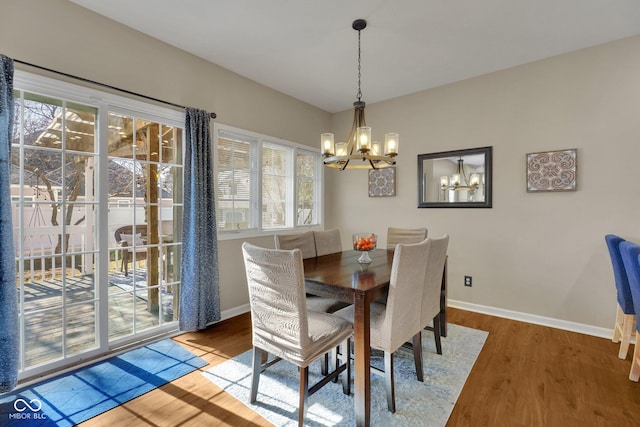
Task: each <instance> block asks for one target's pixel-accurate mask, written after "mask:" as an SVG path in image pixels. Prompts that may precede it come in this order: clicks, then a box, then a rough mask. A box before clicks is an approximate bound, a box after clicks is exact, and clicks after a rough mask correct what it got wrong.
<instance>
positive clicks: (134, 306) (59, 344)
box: [22, 270, 173, 367]
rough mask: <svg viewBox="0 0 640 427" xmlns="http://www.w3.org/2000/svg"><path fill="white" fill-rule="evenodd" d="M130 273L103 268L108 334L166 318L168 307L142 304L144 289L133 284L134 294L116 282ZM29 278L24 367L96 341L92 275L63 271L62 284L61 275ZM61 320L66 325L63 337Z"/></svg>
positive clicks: (83, 348) (155, 323)
mask: <svg viewBox="0 0 640 427" xmlns="http://www.w3.org/2000/svg"><path fill="white" fill-rule="evenodd" d="M131 276H132V275H131V273H130V276H129V278H124V275H123V273H121V272H120V271H117V270H114V271H110V272H109V314H108V319H109V339H110V340H112V339H117V338H121V337H126V336H127V335H130V334H133V333H134V332H140V331H142V330H145V329H149V328H151V327H154V326H158V325H159V324H160V322H161V321H162V322H164V323H166V322H170V321H172V317H173V315H172V312H167V310H166V309H164V310H162V311H161V312H160V313H152V312H150V311H149V310H148V308H147V301H146V300H145V298H146V291H142V292H141V291H140V288H137V289H136V295H134V293H133V291H132V290H133V287H132V286H128V287H127V286H126V285H121V286H118V285H116V283H120V284H123V283H128V282H131V281H132V280H131V279H132V277H131ZM145 277H146V275H145V273H144V270H140V271H139V272H138V275H137V276H136V280H144V279H145ZM34 279H35V280H34V281H31V282H28V283H25V285H24V292H23V296H22V297H23V298H24V309H25V313H26V315H25V323H24V336H25V343H24V349H25V350H24V351H25V353H24V357H25V367H31V366H35V365H39V364H42V363H47V362H51V361H53V360H57V359H60V358H62V357H63V355H70V354H75V353H79V352H82V351H86V350H88V349H91V348H94V347H96V346H97V342H96V328H97V319H96V315H95V314H96V310H97V302H96V298H97V295H96V292H95V290H96V289H95V278H94V276H93V275H80V274H76V275H70V274H67V277H66V278H65V285H66V286H64V288H63V282H62V279H61V278H44V279H40V278H34ZM38 279H40V280H38ZM165 297H166V295H165ZM63 301H64V304H63ZM169 304H172V302H170V303H169ZM160 316H162V320H161V318H160ZM63 325H64V328H65V329H66V334H65V336H64V337H63ZM134 325H135V326H134ZM134 328H135V331H134ZM63 348H64V349H65V350H64V351H63Z"/></svg>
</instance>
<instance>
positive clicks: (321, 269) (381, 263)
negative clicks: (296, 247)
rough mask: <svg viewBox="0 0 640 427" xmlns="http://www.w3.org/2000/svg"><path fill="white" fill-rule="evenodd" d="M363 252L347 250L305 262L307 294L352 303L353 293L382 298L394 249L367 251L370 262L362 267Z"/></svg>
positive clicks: (387, 283) (389, 272)
mask: <svg viewBox="0 0 640 427" xmlns="http://www.w3.org/2000/svg"><path fill="white" fill-rule="evenodd" d="M361 254H362V253H361V252H358V251H354V250H347V251H343V252H338V253H335V254H329V255H323V256H319V257H315V258H307V259H305V260H304V276H305V281H306V289H307V291H308V292H310V293H312V294H315V295H320V296H326V297H331V298H335V299H338V300H341V301H345V302H353V298H354V294H355V293H370V294H373V295H378V296H379V295H382V294H383V293H384V291H385V289H386V288H387V287H388V286H389V278H390V277H391V265H392V263H393V250H390V251H388V250H385V249H376V250H374V251H371V252H369V256H370V257H371V260H372V261H371V263H370V264H368V265H361V264H360V263H358V258H359V257H360V255H361Z"/></svg>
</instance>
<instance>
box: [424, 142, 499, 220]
mask: <svg viewBox="0 0 640 427" xmlns="http://www.w3.org/2000/svg"><path fill="white" fill-rule="evenodd" d="M492 152H493V147H480V148H470V149H466V150H454V151H443V152H441V153H429V154H419V155H418V207H419V208H490V207H491V186H492V180H493V177H492Z"/></svg>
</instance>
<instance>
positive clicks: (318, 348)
mask: <svg viewBox="0 0 640 427" xmlns="http://www.w3.org/2000/svg"><path fill="white" fill-rule="evenodd" d="M242 253H243V257H244V263H245V269H246V274H247V284H248V286H249V303H250V306H251V327H252V343H253V369H252V374H251V378H252V379H251V391H250V401H251V403H255V402H256V400H257V395H258V385H259V381H260V374H261V372H262V371H264V370H265V369H267V368H268V367H269V366H271V365H272V364H273V363H275V362H276V361H278V360H280V359H282V360H286V361H289V362H291V363H293V364H295V365H296V366H298V367H299V371H300V386H299V390H300V398H299V406H298V425H300V426H301V425H303V423H304V418H305V413H306V409H307V399H308V397H309V396H311V395H312V394H313V393H315V391H317V390H318V389H319V388H321V387H322V386H323V385H324V384H326V383H327V382H329V381H331V380H334V379H337V378H338V376H339V375H340V374H341V373H342V372H344V371H347V372H346V374H345V375H343V377H342V387H343V392H344V393H345V394H347V395H349V393H350V384H349V381H350V378H349V375H348V374H349V366H350V364H349V358H348V352H347V351H346V348H347V346H348V344H347V341H348V339H349V337H350V336H351V335H352V334H353V324H352V323H351V322H349V321H347V320H344V319H342V318H340V317H338V316H335V315H333V314H328V313H319V312H316V311H312V310H307V307H306V297H305V286H304V266H303V263H302V251H301V250H300V249H293V250H279V249H266V248H260V247H257V246H254V245H251V244H249V243H247V242H244V243H243V244H242ZM339 345H341V346H342V350H341V351H340V352H338V351H337V350H336V348H337V347H338V346H339ZM263 352H268V353H269V354H271V355H273V356H275V357H276V359H274V360H271V361H268V362H266V363H265V364H263V363H262V361H263ZM327 352H332V354H333V360H334V361H335V363H333V364H332V366H333V368H334V369H333V370H332V371H331V372H330V373H328V374H327V375H326V376H325V377H324V378H323V380H320V381H319V382H318V383H317V384H315V385H313V386H311V387H309V365H310V364H311V363H312V362H314V361H315V360H316V359H318V358H320V357H322V356H323V355H324V354H326V353H327ZM338 354H341V356H340V360H341V362H340V361H338V360H337V355H338Z"/></svg>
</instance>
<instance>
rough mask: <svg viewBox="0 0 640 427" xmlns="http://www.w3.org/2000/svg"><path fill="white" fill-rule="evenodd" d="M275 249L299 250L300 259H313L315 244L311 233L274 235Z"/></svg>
mask: <svg viewBox="0 0 640 427" xmlns="http://www.w3.org/2000/svg"><path fill="white" fill-rule="evenodd" d="M273 237H274V239H275V245H276V249H285V250H292V249H300V251H302V258H303V259H307V258H314V257H315V256H316V242H315V239H314V237H313V231H305V232H304V233H297V234H275V235H274V236H273Z"/></svg>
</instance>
